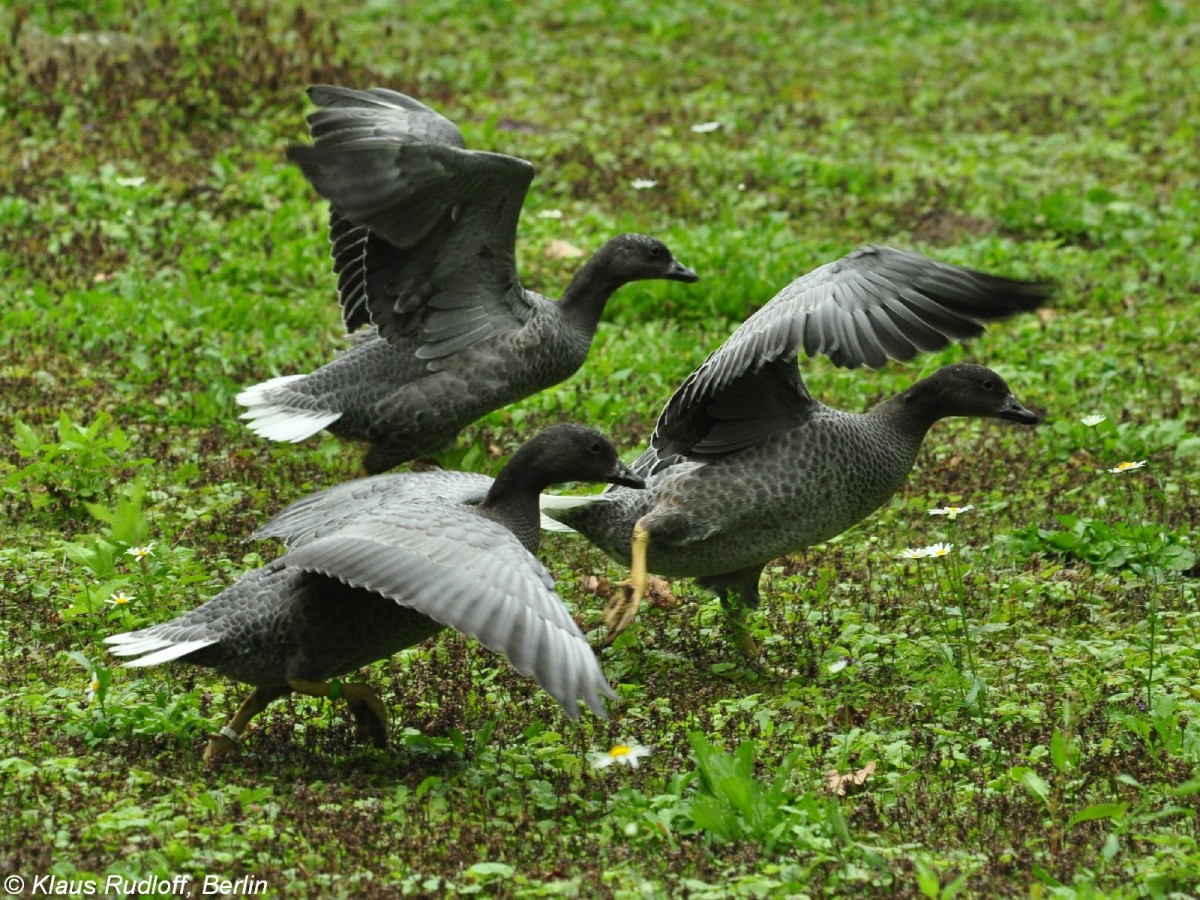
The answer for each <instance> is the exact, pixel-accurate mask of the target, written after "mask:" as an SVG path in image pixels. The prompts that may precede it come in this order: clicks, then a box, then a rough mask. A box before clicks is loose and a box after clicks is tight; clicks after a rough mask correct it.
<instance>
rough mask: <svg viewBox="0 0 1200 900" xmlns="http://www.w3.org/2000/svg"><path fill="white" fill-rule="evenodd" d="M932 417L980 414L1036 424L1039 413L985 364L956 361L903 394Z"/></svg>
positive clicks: (1026, 423)
mask: <svg viewBox="0 0 1200 900" xmlns="http://www.w3.org/2000/svg"><path fill="white" fill-rule="evenodd" d="M900 397H901V399H902V400H903V401H904V403H905V404H906V405H907V406H912V407H917V408H920V409H921V410H922V411H923V412H924V413H925V414H926V415H927V416H928V417H929V418H931V419H941V418H944V417H946V416H981V417H987V418H993V419H1007V420H1008V421H1010V422H1019V423H1021V424H1022V425H1036V424H1037V420H1038V419H1037V415H1036V414H1035V413H1034V412H1032V411H1030V410H1028V409H1026V408H1025V407H1024V406H1022V405H1021V403H1020V402H1019V401H1018V400H1017V398H1016V397H1014V396H1013V393H1012V391H1011V390H1009V388H1008V384H1007V383H1006V382H1005V381H1004V379H1003V378H1001V377H1000V376H999V375H997V374H996V373H995V372H993V371H992V370H991V369H989V368H986V367H985V366H977V365H975V364H973V363H954V364H952V365H949V366H945V367H943V368H941V369H938V370H937V371H936V372H934V373H933V374H932V375H930V376H929V377H928V378H924V379H922V380H921V381H918V382H917V383H916V384H914V385H913V386H912V387H910V388H909V389H908V390H907V391H905V392H904V393H903V394H901V395H900Z"/></svg>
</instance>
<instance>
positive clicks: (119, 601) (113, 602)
mask: <svg viewBox="0 0 1200 900" xmlns="http://www.w3.org/2000/svg"><path fill="white" fill-rule="evenodd" d="M132 599H133V598H132V597H130V596H129V595H128V594H126V593H125V592H124V591H117V592H116V593H115V594H112V595H110V596H109V598H108V599H107V600H105V601H104V602H105V603H107V604H108V605H109V606H124V605H125V604H126V603H128V602H129V601H130V600H132Z"/></svg>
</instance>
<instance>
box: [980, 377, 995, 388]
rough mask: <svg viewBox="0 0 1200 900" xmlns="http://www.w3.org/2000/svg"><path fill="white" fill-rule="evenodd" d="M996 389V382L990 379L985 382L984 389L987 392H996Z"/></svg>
mask: <svg viewBox="0 0 1200 900" xmlns="http://www.w3.org/2000/svg"><path fill="white" fill-rule="evenodd" d="M995 387H996V382H994V381H992V379H990V378H988V379H985V380H984V382H983V389H984V390H985V391H991V390H995Z"/></svg>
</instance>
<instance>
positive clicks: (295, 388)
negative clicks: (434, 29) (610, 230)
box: [237, 86, 696, 473]
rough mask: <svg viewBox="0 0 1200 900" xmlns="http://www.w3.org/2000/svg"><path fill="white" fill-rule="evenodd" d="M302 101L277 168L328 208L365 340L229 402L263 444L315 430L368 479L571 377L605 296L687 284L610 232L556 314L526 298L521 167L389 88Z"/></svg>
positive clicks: (541, 300)
mask: <svg viewBox="0 0 1200 900" xmlns="http://www.w3.org/2000/svg"><path fill="white" fill-rule="evenodd" d="M309 96H310V97H311V98H312V101H313V103H315V104H316V105H317V106H318V107H319V108H318V109H317V111H316V112H314V113H312V114H311V115H310V116H309V118H308V122H309V128H310V131H311V133H312V138H313V142H314V143H313V145H312V146H293V147H290V148H289V150H288V156H289V158H290V159H292V160H293V161H294V162H296V163H297V164H298V165H299V166H300V168H301V169H302V170H303V172H304V174H305V176H306V177H307V178H308V180H309V181H310V182H311V183H312V185H313V187H314V188H316V190H317V192H318V193H320V194H321V196H323V197H325V198H326V199H327V200H328V201H329V203H330V219H329V238H330V242H331V245H332V255H333V260H334V271H335V272H336V274H337V279H338V299H339V302H340V304H341V309H342V319H343V322H344V323H345V326H346V329H347V330H348V331H354V330H355V329H358V328H360V327H362V326H367V325H370V326H372V327H373V329H372V331H371V332H370V333H369V334H368V336H367V337H365V338H364V339H362V340H360V341H358V342H356V343H355V344H353V345H352V346H351V347H350V348H349V349H348V350H346V351H345V352H344V353H342V354H341V355H339V356H338V357H337V358H335V359H334V360H333V361H332V362H330V363H328V364H327V365H325V366H323V367H321V368H320V369H317V370H316V371H315V372H313V373H312V374H310V375H288V376H283V377H280V378H273V379H271V380H269V381H266V382H263V383H262V384H258V385H255V386H253V387H250V388H247V389H246V390H245V391H243V392H242V393H241V394H239V395H238V398H237V399H238V402H239V403H240V404H242V405H243V406H246V407H247V411H246V412H245V413H244V414H243V416H242V418H245V419H249V420H250V427H251V429H253V430H254V431H255V432H256V433H258V434H260V435H262V436H263V437H267V438H271V439H272V440H283V441H299V440H303V439H304V438H306V437H308V436H309V435H312V434H315V433H316V432H318V431H320V430H321V429H323V428H325V429H328V430H329V431H331V432H333V433H334V434H336V435H338V436H339V437H343V438H350V439H354V440H358V441H365V442H367V443H369V444H370V445H371V446H370V449H369V451H368V453H367V455H366V458H365V459H364V465H365V466H366V469H367V471H368V472H372V473H374V472H382V471H384V470H386V469H389V468H391V467H392V466H395V465H398V464H399V463H401V462H404V461H406V460H409V459H413V458H415V457H417V456H420V455H422V454H426V453H431V452H434V451H437V450H440V449H442V448H443V447H445V446H446V445H448V444H450V443H451V442H452V441H453V440H454V437H455V436H456V435H457V434H458V432H459V431H460V430H461V429H462V428H463V427H464V426H466V425H467V424H469V423H470V422H473V421H474V420H475V419H478V418H479V417H480V416H483V415H486V414H487V413H489V412H491V411H492V410H495V409H499V408H500V407H502V406H506V405H507V404H509V403H513V402H515V401H517V400H520V399H521V398H523V397H527V396H529V395H531V394H534V393H536V392H537V391H540V390H542V389H544V388H547V387H550V386H551V385H554V384H557V383H558V382H560V381H562V380H564V379H565V378H567V377H569V376H570V375H571V374H573V373H574V372H575V371H576V370H577V369H578V368H579V367H580V366H581V365H582V364H583V361H584V359H585V358H586V357H587V353H588V349H589V347H590V346H591V342H592V337H593V335H594V334H595V331H596V324H597V322H598V321H599V319H600V315H601V313H603V311H604V306H605V304H606V302H607V301H608V298H609V296H611V295H612V293H613V292H614V291H615V290H617V288H619V287H621V286H622V285H624V284H627V283H629V282H631V281H638V280H644V279H656V278H661V279H669V280H673V281H685V282H692V281H695V280H696V273H695V272H693V271H692V270H691V269H689V268H687V267H685V266H683V265H682V264H681V263H679V262H678V261H677V260H676V259H675V257H674V256H673V255H672V254H671V251H670V250H668V249H667V247H666V245H665V244H663V243H662V242H661V241H658V240H656V239H654V238H650V237H646V236H644V235H637V234H624V235H620V236H618V237H615V238H613V239H612V240H610V241H608V242H607V243H606V244H605V245H604V246H602V247H601V248H600V249H599V250H598V251H597V252H596V254H595V255H594V256H593V257H592V258H591V259H590V260H588V262H587V263H586V264H585V265H584V266H583V267H582V268H581V269H579V271H578V272H576V274H575V277H574V278H573V279H572V280H571V283H570V284H569V285H568V286H567V289H566V291H565V292H564V293H563V297H562V300H560V301H559V302H557V303H555V302H552V301H551V300H549V299H547V298H545V297H543V296H541V295H540V294H537V293H535V292H533V291H527V290H525V288H523V287H522V286H521V283H520V281H519V279H518V277H517V270H516V258H515V244H516V235H517V220H518V218H519V217H520V213H521V205H522V203H523V202H524V198H525V192H526V191H527V190H528V188H529V184H530V181H531V180H532V179H533V166H532V165H531V164H530V163H528V162H526V161H525V160H522V159H517V158H515V157H511V156H505V155H503V154H499V153H485V152H480V151H471V150H467V149H465V143H464V141H463V137H462V134H461V132H460V131H459V130H458V128H457V126H455V125H454V124H453V123H452V122H450V121H449V120H447V119H445V118H444V117H442V116H441V115H439V114H438V113H436V112H434V111H433V110H431V109H429V108H428V107H426V106H424V105H423V104H421V103H418V102H417V101H416V100H413V99H412V98H410V97H406V96H405V95H403V94H398V93H396V92H394V91H389V90H384V89H382V88H374V89H372V90H369V91H358V90H351V89H348V88H338V87H330V86H316V87H313V88H310V89H309Z"/></svg>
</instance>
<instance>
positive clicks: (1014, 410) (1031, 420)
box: [996, 393, 1038, 425]
mask: <svg viewBox="0 0 1200 900" xmlns="http://www.w3.org/2000/svg"><path fill="white" fill-rule="evenodd" d="M996 418H997V419H1005V420H1006V421H1009V422H1017V423H1019V424H1021V425H1036V424H1037V421H1038V417H1037V413H1035V412H1034V411H1033V410H1031V409H1027V408H1025V407H1024V406H1022V405H1021V401H1019V400H1018V399H1017V398H1016V397H1014V396H1013V395H1012V394H1011V393H1010V394H1009V395H1008V396H1007V397H1005V398H1004V403H1003V404H1002V405H1001V406H1000V409H998V410H997V411H996Z"/></svg>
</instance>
